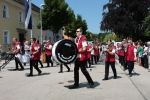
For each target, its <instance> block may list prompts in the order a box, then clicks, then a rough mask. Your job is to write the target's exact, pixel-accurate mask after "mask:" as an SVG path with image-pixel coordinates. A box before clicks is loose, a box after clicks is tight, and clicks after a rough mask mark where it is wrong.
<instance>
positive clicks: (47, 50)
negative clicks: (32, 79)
mask: <svg viewBox="0 0 150 100" xmlns="http://www.w3.org/2000/svg"><path fill="white" fill-rule="evenodd" d="M45 53H46V62H47V67H49V62H50V63H51V67H53V62H52V59H51V57H52V45H51V43H50V41H49V40H48V41H47V44H46V46H45Z"/></svg>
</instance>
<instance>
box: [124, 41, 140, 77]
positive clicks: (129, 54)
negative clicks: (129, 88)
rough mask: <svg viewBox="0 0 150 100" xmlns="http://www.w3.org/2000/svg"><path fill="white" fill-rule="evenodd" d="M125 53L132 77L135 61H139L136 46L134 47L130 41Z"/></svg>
mask: <svg viewBox="0 0 150 100" xmlns="http://www.w3.org/2000/svg"><path fill="white" fill-rule="evenodd" d="M125 52H126V60H127V65H128V70H129V76H130V77H132V71H133V68H134V61H135V60H136V59H137V57H136V52H137V49H136V48H135V46H133V42H132V40H128V46H127V49H126V50H125Z"/></svg>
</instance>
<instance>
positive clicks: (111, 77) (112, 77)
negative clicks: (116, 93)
mask: <svg viewBox="0 0 150 100" xmlns="http://www.w3.org/2000/svg"><path fill="white" fill-rule="evenodd" d="M119 78H122V77H121V76H117V78H116V79H119ZM108 79H109V80H110V79H114V76H110V77H109V78H108Z"/></svg>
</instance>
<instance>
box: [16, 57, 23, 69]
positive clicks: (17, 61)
mask: <svg viewBox="0 0 150 100" xmlns="http://www.w3.org/2000/svg"><path fill="white" fill-rule="evenodd" d="M15 64H16V69H18V64H19V65H20V67H21V69H24V67H23V66H22V63H21V62H20V61H19V60H18V58H16V57H15Z"/></svg>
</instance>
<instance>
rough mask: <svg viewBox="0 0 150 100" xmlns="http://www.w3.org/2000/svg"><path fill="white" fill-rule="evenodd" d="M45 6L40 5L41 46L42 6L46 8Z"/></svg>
mask: <svg viewBox="0 0 150 100" xmlns="http://www.w3.org/2000/svg"><path fill="white" fill-rule="evenodd" d="M44 5H45V4H41V5H40V22H41V44H42V35H43V34H42V6H44Z"/></svg>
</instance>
